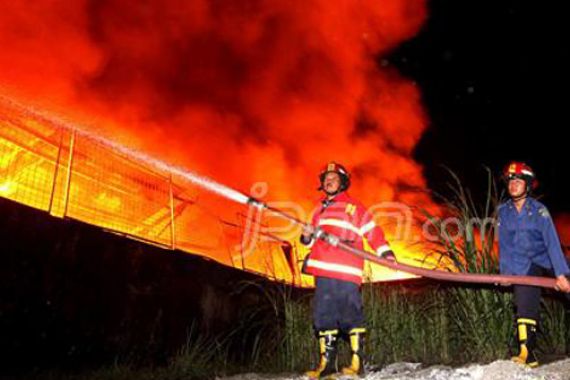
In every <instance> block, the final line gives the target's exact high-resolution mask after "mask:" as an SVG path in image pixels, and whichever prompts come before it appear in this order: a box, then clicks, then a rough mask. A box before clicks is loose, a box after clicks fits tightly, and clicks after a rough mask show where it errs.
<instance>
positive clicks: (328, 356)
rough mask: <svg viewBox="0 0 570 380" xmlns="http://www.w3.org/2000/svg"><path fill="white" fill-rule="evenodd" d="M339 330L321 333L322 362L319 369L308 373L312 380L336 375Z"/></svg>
mask: <svg viewBox="0 0 570 380" xmlns="http://www.w3.org/2000/svg"><path fill="white" fill-rule="evenodd" d="M337 339H338V330H327V331H319V352H320V361H319V365H318V367H317V368H315V369H313V370H311V371H307V372H306V373H305V375H307V376H308V377H309V378H310V379H326V377H327V376H328V375H332V374H335V373H336V350H337Z"/></svg>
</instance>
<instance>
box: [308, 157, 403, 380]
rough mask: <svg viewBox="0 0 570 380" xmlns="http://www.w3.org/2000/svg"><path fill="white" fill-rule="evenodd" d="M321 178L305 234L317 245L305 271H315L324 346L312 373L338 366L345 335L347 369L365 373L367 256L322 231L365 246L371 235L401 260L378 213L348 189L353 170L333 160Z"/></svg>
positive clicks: (317, 320)
mask: <svg viewBox="0 0 570 380" xmlns="http://www.w3.org/2000/svg"><path fill="white" fill-rule="evenodd" d="M319 180H320V187H319V190H322V191H323V192H324V197H323V199H322V201H321V204H320V206H319V208H318V211H317V212H315V214H314V215H313V218H312V222H311V224H310V225H307V226H305V229H304V231H303V234H302V236H301V242H302V243H303V244H305V245H309V246H311V253H310V254H309V256H307V258H306V260H305V264H304V267H303V271H304V272H305V273H307V274H312V275H314V276H315V285H316V289H315V296H314V301H313V326H314V330H315V334H316V335H317V338H318V340H319V352H320V360H319V364H318V366H317V368H315V369H314V370H311V371H308V372H307V375H308V376H309V377H310V378H312V379H320V378H327V377H329V376H331V375H333V374H336V373H337V372H338V368H337V362H336V358H337V345H338V340H339V338H344V339H346V340H347V341H348V342H349V344H350V350H351V360H350V364H349V366H347V367H345V368H343V369H342V371H341V373H342V374H343V375H351V376H354V375H362V374H363V372H364V336H365V333H366V326H365V323H364V313H363V309H362V297H361V294H360V285H361V283H362V274H363V266H364V260H363V258H361V257H358V256H355V255H352V254H350V252H347V251H345V250H343V249H342V248H340V247H339V246H338V244H334V243H333V244H327V242H326V241H323V240H321V239H319V238H318V237H319V234H322V233H323V232H325V233H327V234H330V235H332V236H335V237H336V239H338V242H341V241H342V242H344V243H345V244H349V245H351V246H353V247H355V248H357V249H360V250H363V249H364V241H365V240H366V241H367V242H368V244H369V245H370V246H371V248H372V249H373V250H374V252H375V253H376V254H377V255H378V256H379V257H384V258H387V259H390V260H395V256H394V253H393V252H392V250H391V249H390V246H389V244H388V242H387V241H386V239H385V237H384V232H383V231H382V229H381V228H380V227H379V226H377V225H376V223H375V222H374V219H373V217H372V215H371V214H370V213H369V212H368V211H367V210H366V209H365V208H364V206H363V205H362V204H361V203H360V202H359V201H357V200H356V199H354V198H352V197H351V196H349V195H348V194H347V192H346V191H347V190H348V188H349V187H350V174H349V173H348V171H347V170H346V169H345V167H344V166H342V165H340V164H337V163H335V162H331V163H329V164H328V165H327V166H326V167H325V168H324V169H323V170H322V171H321V173H320V175H319Z"/></svg>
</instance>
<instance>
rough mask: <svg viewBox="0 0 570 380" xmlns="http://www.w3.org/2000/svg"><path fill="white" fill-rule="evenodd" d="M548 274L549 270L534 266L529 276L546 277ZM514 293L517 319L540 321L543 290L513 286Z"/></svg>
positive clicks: (526, 286) (533, 287) (535, 287)
mask: <svg viewBox="0 0 570 380" xmlns="http://www.w3.org/2000/svg"><path fill="white" fill-rule="evenodd" d="M548 272H549V271H548V270H547V269H544V268H542V267H539V266H538V265H534V264H532V265H531V266H530V269H529V271H528V273H527V275H528V276H546V275H548ZM513 293H514V302H515V307H516V315H517V318H530V319H534V320H535V321H538V318H539V316H540V296H541V294H542V288H540V287H538V286H528V285H513Z"/></svg>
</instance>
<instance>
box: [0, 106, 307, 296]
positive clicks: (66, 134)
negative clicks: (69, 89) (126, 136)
mask: <svg viewBox="0 0 570 380" xmlns="http://www.w3.org/2000/svg"><path fill="white" fill-rule="evenodd" d="M0 196H1V197H4V198H8V199H11V200H13V201H16V202H19V203H22V204H25V205H27V206H30V207H34V208H37V209H40V210H44V211H46V212H49V213H50V214H51V215H53V216H55V217H60V218H71V219H75V220H79V221H82V222H86V223H89V224H92V225H96V226H99V227H102V228H104V229H106V230H108V231H111V232H114V233H119V234H123V235H125V236H127V237H130V238H134V239H138V240H142V241H144V242H147V243H150V244H155V245H158V246H161V247H164V248H167V249H176V250H181V251H184V252H188V253H192V254H197V255H201V256H203V257H206V258H210V259H213V260H215V261H217V262H219V263H222V264H224V265H227V266H231V267H235V268H238V269H241V270H246V271H251V272H255V273H258V274H261V275H264V276H266V277H269V278H271V279H275V280H278V281H284V282H287V283H293V284H296V285H299V286H305V285H309V284H310V281H311V280H310V278H308V277H305V276H301V275H300V273H299V269H298V268H299V265H298V264H299V263H298V262H299V259H298V257H297V248H296V247H295V246H294V245H290V244H288V243H287V242H283V241H279V240H278V239H276V240H274V241H271V240H267V239H263V241H261V240H260V241H258V242H257V244H256V245H255V249H254V250H253V251H251V252H247V254H244V252H243V251H242V250H241V248H240V247H241V241H242V236H243V233H244V226H245V223H246V220H245V219H246V218H245V216H244V215H243V213H244V210H243V206H239V205H235V204H232V203H231V202H229V201H225V200H223V199H220V198H219V197H216V196H214V195H212V194H209V193H207V192H205V191H201V190H200V189H199V188H197V187H195V186H193V185H191V184H187V183H181V182H180V181H177V179H176V178H175V177H173V176H172V174H171V173H169V172H168V171H161V170H157V169H156V168H154V167H151V166H150V165H148V164H146V163H145V162H143V161H139V160H137V159H135V158H133V157H130V156H128V155H125V154H124V153H123V152H121V151H118V150H116V149H113V148H112V147H110V146H107V145H105V144H103V143H101V141H99V140H97V139H96V138H92V137H90V136H89V135H86V134H83V133H80V131H78V130H76V129H74V128H73V127H70V126H69V125H67V124H65V125H63V124H62V123H61V122H59V121H57V120H55V119H53V118H49V117H45V116H42V115H41V114H39V113H37V112H34V111H31V110H29V109H27V108H25V107H23V106H21V105H18V104H16V103H13V102H10V101H6V100H1V101H0Z"/></svg>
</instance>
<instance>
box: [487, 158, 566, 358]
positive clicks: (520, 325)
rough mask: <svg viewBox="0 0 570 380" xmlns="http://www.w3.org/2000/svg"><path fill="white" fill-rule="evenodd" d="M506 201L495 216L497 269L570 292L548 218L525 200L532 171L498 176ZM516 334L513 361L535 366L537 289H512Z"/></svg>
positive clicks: (519, 167) (511, 169)
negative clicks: (549, 279) (551, 281)
mask: <svg viewBox="0 0 570 380" xmlns="http://www.w3.org/2000/svg"><path fill="white" fill-rule="evenodd" d="M503 176H504V180H505V182H506V185H507V190H508V194H509V196H510V199H509V200H508V201H506V202H505V203H503V204H501V205H500V206H499V209H498V214H499V215H498V217H499V224H498V230H499V251H500V259H499V263H500V270H501V273H502V274H510V275H523V276H524V275H529V276H547V275H552V274H554V276H556V287H557V289H559V290H561V291H564V292H570V283H569V282H568V279H567V278H566V276H567V275H569V274H570V269H569V268H568V264H567V262H566V258H565V257H564V254H563V253H562V249H561V247H560V241H559V240H558V235H557V233H556V229H555V228H554V224H553V222H552V218H551V217H550V214H549V213H548V210H547V209H546V207H544V205H543V204H542V203H540V202H539V201H537V200H536V199H534V198H532V197H531V196H530V193H531V191H532V190H533V189H534V188H535V187H536V185H537V182H536V178H535V174H534V172H533V171H532V169H531V168H530V167H529V166H528V165H526V164H524V163H522V162H513V163H511V164H509V165H508V166H507V167H506V168H505V171H504V173H503ZM513 291H514V302H515V306H516V317H517V333H518V341H519V345H520V352H519V354H518V356H515V357H513V359H512V360H513V361H515V362H517V363H520V364H524V365H526V366H528V367H536V366H538V360H537V358H536V355H535V348H536V331H537V327H538V318H539V307H540V293H541V289H540V288H539V287H535V286H524V285H514V286H513Z"/></svg>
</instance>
